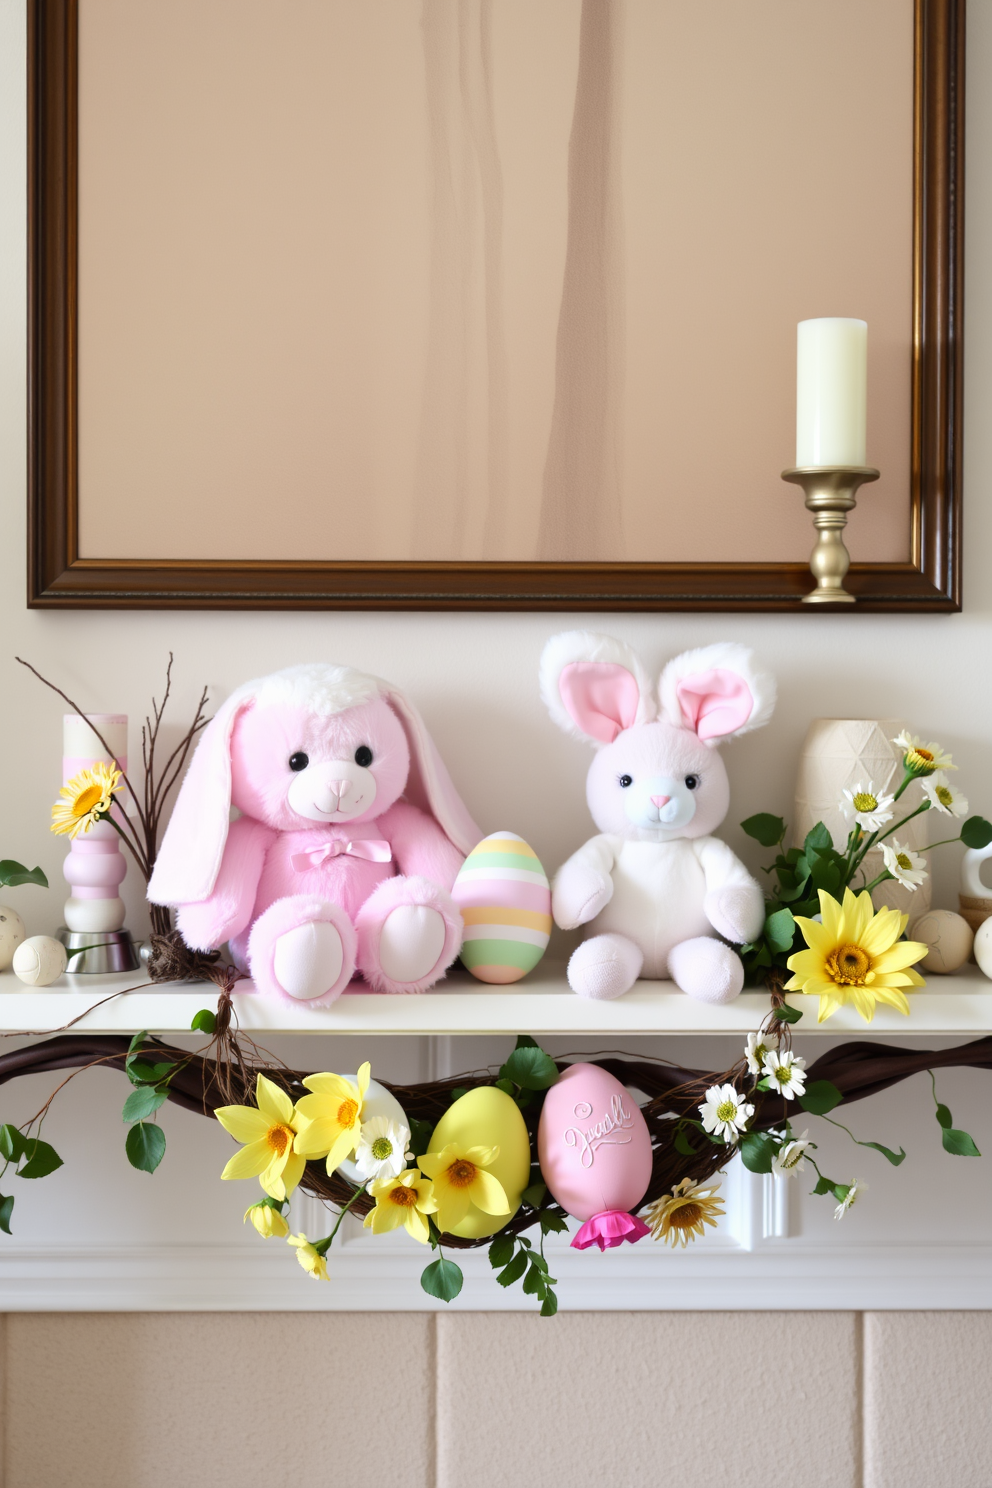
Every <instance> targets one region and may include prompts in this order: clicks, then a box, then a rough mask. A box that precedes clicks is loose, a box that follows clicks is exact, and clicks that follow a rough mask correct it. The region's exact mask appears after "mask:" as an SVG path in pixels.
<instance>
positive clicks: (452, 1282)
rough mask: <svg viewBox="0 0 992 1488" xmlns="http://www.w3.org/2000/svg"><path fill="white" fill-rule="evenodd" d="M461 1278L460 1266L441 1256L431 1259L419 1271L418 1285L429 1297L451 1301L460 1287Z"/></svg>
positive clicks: (441, 1300)
mask: <svg viewBox="0 0 992 1488" xmlns="http://www.w3.org/2000/svg"><path fill="white" fill-rule="evenodd" d="M462 1280H463V1277H462V1271H461V1267H460V1266H456V1265H455V1263H454V1261H449V1260H446V1259H445V1257H444V1256H441V1257H440V1259H439V1260H436V1261H431V1263H430V1265H429V1266H428V1267H427V1269H426V1270H425V1271H423V1272H422V1273H421V1277H420V1285H421V1286H422V1287H423V1289H424V1291H425V1292H426V1293H427V1295H428V1296H429V1297H437V1299H438V1301H439V1302H452V1301H454V1299H455V1297H457V1296H458V1293H459V1292H460V1291H461V1289H462Z"/></svg>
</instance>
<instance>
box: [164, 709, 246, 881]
mask: <svg viewBox="0 0 992 1488" xmlns="http://www.w3.org/2000/svg"><path fill="white" fill-rule="evenodd" d="M252 701H253V694H252V693H251V692H249V691H247V689H245V688H239V689H238V690H237V692H234V693H232V694H231V696H230V697H229V698H228V699H227V701H226V702H225V703H223V704H222V705H221V707H220V708H218V710H217V712H216V714H215V715H214V717H213V718H212V719H211V720H210V722H209V723H208V724H207V726H206V728H205V729H204V731H203V734H202V735H201V738H200V742H199V744H198V745H197V747H196V752H195V754H194V755H193V758H192V760H191V761H190V764H189V768H188V770H187V771H186V778H185V779H184V780H183V783H182V786H181V787H180V790H179V795H178V796H177V798H176V804H175V806H174V807H173V809H172V816H171V817H170V819H169V825H168V827H167V828H166V832H165V837H164V838H163V840H162V844H161V846H160V847H159V850H158V856H157V858H156V860H155V871H154V872H153V874H152V876H151V879H150V880H149V884H148V899H149V901H150V902H151V903H152V904H167V905H176V904H198V903H199V902H200V901H201V900H202V899H206V898H207V897H208V896H209V895H210V894H211V893H212V892H213V887H214V884H215V883H216V882H217V874H218V873H219V872H220V864H221V859H222V858H223V856H224V848H225V846H226V844H227V832H228V827H229V825H230V816H231V734H232V733H233V731H234V725H235V722H236V720H237V718H238V715H239V714H240V713H242V712H243V711H244V709H245V708H247V707H250V706H251V703H252Z"/></svg>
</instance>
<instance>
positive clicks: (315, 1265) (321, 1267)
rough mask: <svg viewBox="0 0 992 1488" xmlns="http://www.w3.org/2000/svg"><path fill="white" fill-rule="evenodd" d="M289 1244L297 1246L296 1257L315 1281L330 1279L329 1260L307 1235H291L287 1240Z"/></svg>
mask: <svg viewBox="0 0 992 1488" xmlns="http://www.w3.org/2000/svg"><path fill="white" fill-rule="evenodd" d="M286 1244H287V1245H293V1246H295V1247H296V1259H297V1260H298V1261H299V1263H300V1265H301V1266H302V1267H303V1269H304V1271H306V1272H307V1273H308V1274H309V1275H310V1276H312V1277H313V1279H314V1281H329V1280H330V1277H329V1276H328V1274H327V1262H326V1261H325V1259H324V1257H323V1256H322V1255H321V1253H320V1251H319V1250H318V1249H317V1247H316V1246H315V1245H311V1244H310V1241H309V1240H308V1239H307V1237H306V1235H303V1234H300V1235H290V1237H289V1239H288V1240H287V1241H286Z"/></svg>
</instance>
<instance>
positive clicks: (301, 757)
mask: <svg viewBox="0 0 992 1488" xmlns="http://www.w3.org/2000/svg"><path fill="white" fill-rule="evenodd" d="M309 763H310V756H309V755H308V754H304V753H303V750H302V749H298V750H297V752H296V753H295V754H291V755H290V756H289V768H290V769H291V770H305V769H306V767H307V765H308V764H309Z"/></svg>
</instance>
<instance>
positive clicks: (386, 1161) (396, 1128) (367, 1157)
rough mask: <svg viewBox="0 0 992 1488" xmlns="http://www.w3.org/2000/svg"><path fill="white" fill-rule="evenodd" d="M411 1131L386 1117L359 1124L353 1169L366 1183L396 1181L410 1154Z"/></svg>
mask: <svg viewBox="0 0 992 1488" xmlns="http://www.w3.org/2000/svg"><path fill="white" fill-rule="evenodd" d="M409 1140H410V1128H409V1127H408V1126H404V1125H403V1124H402V1122H399V1121H390V1119H389V1117H388V1116H373V1117H372V1119H371V1120H370V1121H364V1122H363V1123H362V1130H361V1135H360V1136H359V1138H358V1147H357V1150H356V1152H355V1167H356V1168H357V1169H358V1171H359V1173H361V1175H362V1177H363V1178H364V1179H365V1181H366V1182H373V1181H374V1180H375V1179H378V1178H384V1179H386V1180H387V1181H388V1180H389V1179H390V1178H397V1177H398V1176H399V1175H400V1173H402V1171H403V1169H404V1168H405V1167H406V1165H407V1163H408V1162H409V1160H410V1158H411V1157H412V1156H413V1153H412V1152H408V1151H407V1143H408V1142H409Z"/></svg>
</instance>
